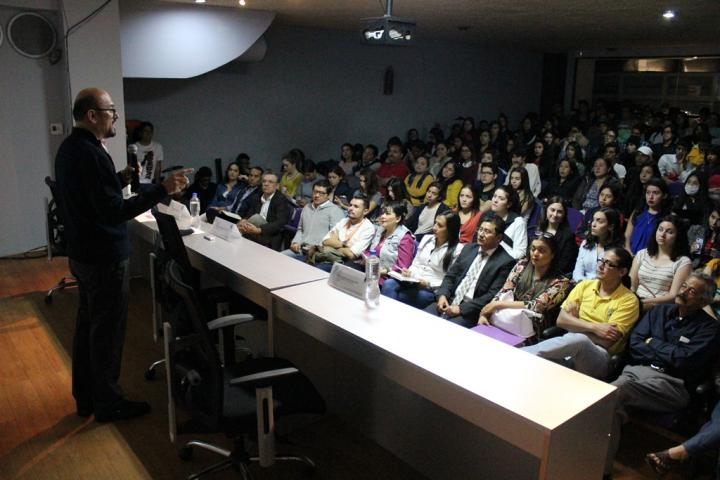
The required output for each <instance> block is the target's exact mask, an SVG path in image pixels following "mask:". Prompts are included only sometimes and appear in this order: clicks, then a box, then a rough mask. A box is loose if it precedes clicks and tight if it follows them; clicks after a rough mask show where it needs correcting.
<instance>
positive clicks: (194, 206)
mask: <svg viewBox="0 0 720 480" xmlns="http://www.w3.org/2000/svg"><path fill="white" fill-rule="evenodd" d="M190 216H191V217H192V226H193V227H194V228H198V227H199V226H200V199H199V198H198V196H197V193H193V195H192V198H191V199H190Z"/></svg>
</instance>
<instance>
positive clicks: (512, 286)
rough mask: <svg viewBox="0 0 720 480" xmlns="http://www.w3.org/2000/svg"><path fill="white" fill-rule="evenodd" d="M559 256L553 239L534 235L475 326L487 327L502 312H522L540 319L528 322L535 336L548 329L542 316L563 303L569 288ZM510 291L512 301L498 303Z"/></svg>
mask: <svg viewBox="0 0 720 480" xmlns="http://www.w3.org/2000/svg"><path fill="white" fill-rule="evenodd" d="M561 256H562V251H561V250H560V249H559V246H558V243H557V242H556V241H555V236H554V235H553V234H551V233H547V232H541V231H537V232H536V235H535V238H534V239H533V241H532V243H531V244H530V250H529V251H528V258H523V259H522V260H520V261H519V262H518V263H517V264H516V265H515V267H513V269H512V271H511V272H510V274H509V275H508V277H507V279H506V280H505V285H503V287H502V288H501V289H500V291H499V292H498V293H497V294H496V295H495V298H493V299H492V301H491V302H490V303H488V304H487V305H485V306H484V307H483V308H482V310H480V317H479V319H478V324H482V325H490V324H491V321H492V314H493V313H495V312H498V311H500V310H502V309H505V308H524V309H528V310H532V311H533V312H535V313H539V314H541V315H542V317H540V318H533V319H532V321H533V327H534V329H535V334H536V335H539V334H541V333H542V332H543V330H545V328H547V326H548V325H547V318H546V316H545V314H547V313H549V312H551V311H552V310H553V309H554V308H555V307H557V306H559V305H560V304H561V303H562V301H563V300H565V296H566V295H567V292H568V288H569V287H570V280H568V279H567V278H566V277H564V276H563V275H562V274H561V272H560V270H559V265H560V262H559V260H560V258H561ZM510 291H512V292H513V300H501V298H502V297H503V295H504V294H505V293H507V292H510Z"/></svg>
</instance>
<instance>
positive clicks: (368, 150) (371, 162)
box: [353, 144, 382, 177]
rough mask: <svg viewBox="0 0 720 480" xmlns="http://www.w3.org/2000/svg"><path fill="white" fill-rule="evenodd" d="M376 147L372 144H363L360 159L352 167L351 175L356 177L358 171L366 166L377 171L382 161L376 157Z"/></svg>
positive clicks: (358, 173)
mask: <svg viewBox="0 0 720 480" xmlns="http://www.w3.org/2000/svg"><path fill="white" fill-rule="evenodd" d="M378 153H379V151H378V147H376V146H375V145H372V144H368V145H365V148H364V149H363V153H362V156H361V157H360V161H359V162H358V163H357V165H355V167H353V175H355V176H356V177H359V176H360V172H362V171H363V170H365V169H366V168H370V169H372V170H373V171H375V172H377V170H378V168H380V167H381V166H382V161H381V160H380V159H379V158H378Z"/></svg>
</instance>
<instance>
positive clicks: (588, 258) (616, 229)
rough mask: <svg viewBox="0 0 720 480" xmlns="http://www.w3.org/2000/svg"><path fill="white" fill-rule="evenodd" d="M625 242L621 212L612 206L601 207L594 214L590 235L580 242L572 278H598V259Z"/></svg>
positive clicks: (577, 279)
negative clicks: (606, 251)
mask: <svg viewBox="0 0 720 480" xmlns="http://www.w3.org/2000/svg"><path fill="white" fill-rule="evenodd" d="M623 244H624V239H623V233H622V228H621V225H620V214H619V213H618V212H617V210H615V209H612V208H601V209H600V210H598V211H596V212H595V213H594V214H593V220H592V222H591V223H590V230H589V234H588V236H587V237H586V238H585V240H583V242H582V243H581V244H580V249H579V251H578V255H577V260H576V261H575V269H574V270H573V274H572V279H573V281H574V282H581V281H583V280H594V279H595V278H597V266H598V259H600V258H603V255H604V254H605V250H606V249H609V248H612V247H622V246H623Z"/></svg>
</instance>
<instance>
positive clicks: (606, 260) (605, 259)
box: [597, 258, 618, 268]
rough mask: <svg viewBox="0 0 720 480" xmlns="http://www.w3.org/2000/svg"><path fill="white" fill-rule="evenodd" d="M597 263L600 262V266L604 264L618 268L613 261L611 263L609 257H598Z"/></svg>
mask: <svg viewBox="0 0 720 480" xmlns="http://www.w3.org/2000/svg"><path fill="white" fill-rule="evenodd" d="M597 263H598V267H599V266H600V265H604V266H605V267H607V268H618V265H613V264H612V263H610V260H608V259H607V258H598V261H597Z"/></svg>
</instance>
